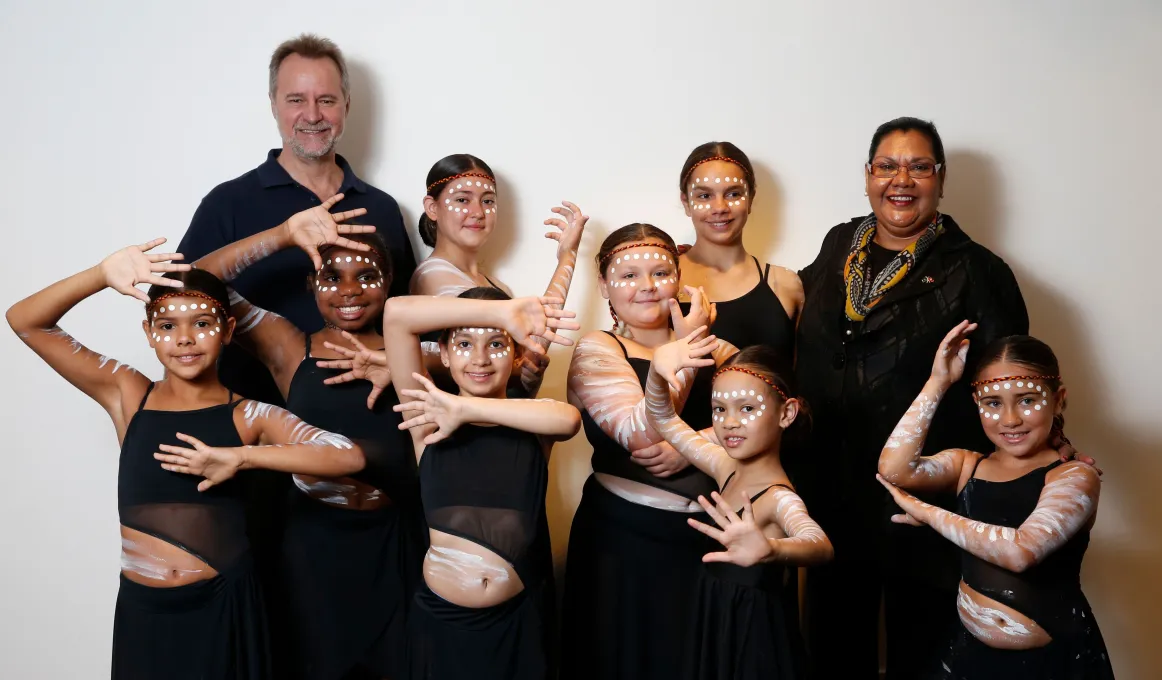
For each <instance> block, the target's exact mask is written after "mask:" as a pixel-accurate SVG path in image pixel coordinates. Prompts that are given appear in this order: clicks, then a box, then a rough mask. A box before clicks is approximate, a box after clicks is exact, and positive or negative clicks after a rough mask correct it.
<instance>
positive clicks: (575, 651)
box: [561, 476, 718, 680]
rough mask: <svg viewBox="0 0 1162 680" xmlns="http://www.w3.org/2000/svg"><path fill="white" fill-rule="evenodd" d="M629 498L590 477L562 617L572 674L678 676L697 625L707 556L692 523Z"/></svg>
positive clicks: (706, 544) (622, 679)
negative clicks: (686, 643)
mask: <svg viewBox="0 0 1162 680" xmlns="http://www.w3.org/2000/svg"><path fill="white" fill-rule="evenodd" d="M692 516H693V515H692V514H687V513H682V512H669V511H666V510H659V509H657V508H651V507H648V506H644V505H637V504H635V503H631V502H629V501H627V500H624V499H622V498H620V497H618V496H616V495H614V494H613V493H612V492H610V491H609V490H608V489H606V488H605V487H604V486H602V485H601V483H600V482H598V481H597V479H596V477H593V476H590V477H589V480H588V481H586V482H585V490H584V492H583V495H582V497H581V504H580V505H579V506H578V508H577V514H576V515H575V516H574V518H573V529H572V532H571V534H570V536H569V553H568V563H567V565H566V569H565V599H564V605H563V612H562V618H561V678H563V679H564V680H571V679H574V678H575V679H577V680H592V679H594V678H601V679H602V680H630V679H632V680H652V679H654V678H656V679H658V680H674V679H675V678H680V677H682V676H683V667H684V653H683V650H682V649H680V644H681V641H682V640H684V639H685V636H686V635H687V634H688V631H690V629H691V627H692V626H693V621H694V614H695V608H694V604H695V601H696V599H695V594H696V592H697V590H696V588H697V586H698V578H699V574H700V573H701V572H702V555H704V554H706V553H707V552H710V551H711V550H712V549H713V546H715V545H718V544H717V543H713V542H711V541H710V539H708V538H706V537H705V536H703V535H702V534H700V533H698V532H697V531H696V530H694V529H692V528H691V527H690V526H689V525H688V524H686V520H687V519H688V518H689V517H692Z"/></svg>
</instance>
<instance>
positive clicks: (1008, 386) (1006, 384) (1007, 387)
mask: <svg viewBox="0 0 1162 680" xmlns="http://www.w3.org/2000/svg"><path fill="white" fill-rule="evenodd" d="M1005 389H1006V390H1011V389H1013V386H1012V385H1011V384H1009V383H1005Z"/></svg>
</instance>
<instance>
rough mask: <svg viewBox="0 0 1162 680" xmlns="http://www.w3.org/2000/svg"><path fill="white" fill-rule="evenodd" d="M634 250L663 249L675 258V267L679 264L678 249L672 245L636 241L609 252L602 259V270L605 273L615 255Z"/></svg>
mask: <svg viewBox="0 0 1162 680" xmlns="http://www.w3.org/2000/svg"><path fill="white" fill-rule="evenodd" d="M634 248H661V249H662V250H664V251H666V252H668V253H669V254H671V255H673V256H674V264H675V265H677V264H678V249H677V248H675V247H673V246H671V245H667V244H665V243H643V242H641V241H635V242H634V243H627V244H625V245H621V246H618V247H616V248H614V249H613V250H611V251H609V252H608V253H607V254H606V255H605V257H603V258H601V270H602V271H605V267H606V266H608V264H609V260H610V259H612V258H613V256H614V255H616V254H618V253H620V252H622V251H623V250H632V249H634Z"/></svg>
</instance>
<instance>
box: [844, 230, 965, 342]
mask: <svg viewBox="0 0 1162 680" xmlns="http://www.w3.org/2000/svg"><path fill="white" fill-rule="evenodd" d="M943 233H944V216H943V215H941V214H940V213H936V217H935V218H934V219H933V220H932V222H931V223H930V224H929V225H928V228H927V230H925V231H924V233H923V234H921V235H920V238H918V239H916V240H915V241H913V242H912V243H911V244H909V245H908V247H907V248H904V249H903V250H901V251H900V252H898V253H896V256H895V257H894V258H892V261H891V262H889V263H888V266H886V267H884V269H883V271H881V272H880V273H878V274H876V276H875V279H871V278H870V275H871V272H869V271H868V270H867V255H868V244H870V243H871V242H872V239H873V238H875V235H876V216H875V215H868V217H867V219H865V220H864V221H863V222H861V223H860V225H859V227H857V228H856V230H855V237H854V238H853V239H852V240H851V253H850V254H849V255H848V256H847V262H846V263H845V264H844V265H843V282H844V284H845V287H846V288H847V304H845V305H844V311H845V312H846V313H847V318H849V319H851V320H852V321H863V320H864V317H866V316H867V315H868V313H869V312H871V308H872V307H875V306H876V304H877V303H878V302H879V301H880V300H881V299H883V297H884V293H886V292H888V290H889V289H891V287H892V286H894V285H896V284H897V283H899V282H900V281H903V280H904V277H905V276H907V275H908V272H909V271H911V270H912V268H914V267H915V266H916V263H917V262H919V261H920V258H921V257H922V256H923V255H924V253H925V252H927V251H928V249H929V248H931V247H932V244H933V243H935V242H936V238H937V237H938V236H940V235H941V234H943Z"/></svg>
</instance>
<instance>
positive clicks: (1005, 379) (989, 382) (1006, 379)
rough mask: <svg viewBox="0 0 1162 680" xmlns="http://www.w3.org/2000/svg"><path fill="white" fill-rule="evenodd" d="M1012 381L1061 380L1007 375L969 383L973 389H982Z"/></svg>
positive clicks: (1055, 376)
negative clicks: (986, 386)
mask: <svg viewBox="0 0 1162 680" xmlns="http://www.w3.org/2000/svg"><path fill="white" fill-rule="evenodd" d="M1014 380H1022V381H1023V380H1043V381H1045V382H1049V381H1051V380H1061V376H1059V375H1009V376H1005V377H1003V378H992V379H990V380H977V381H976V382H974V383H969V384H971V385H972V386H973V387H982V386H984V385H992V384H993V383H1003V382H1012V381H1014Z"/></svg>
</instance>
